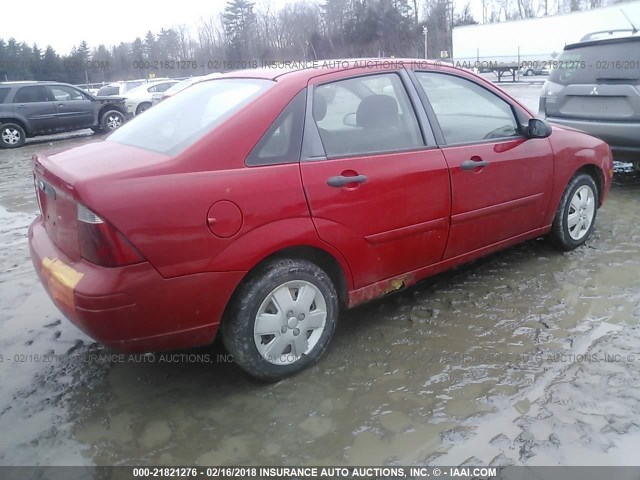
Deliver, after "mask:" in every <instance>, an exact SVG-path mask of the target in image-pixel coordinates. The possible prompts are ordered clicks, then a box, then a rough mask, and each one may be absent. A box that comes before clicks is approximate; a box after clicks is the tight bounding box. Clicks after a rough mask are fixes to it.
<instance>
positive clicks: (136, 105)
mask: <svg viewBox="0 0 640 480" xmlns="http://www.w3.org/2000/svg"><path fill="white" fill-rule="evenodd" d="M178 83H180V82H179V81H178V80H160V81H152V82H149V83H145V84H144V85H140V86H139V87H136V88H134V89H133V90H131V91H130V92H128V93H125V94H124V98H125V100H126V101H125V104H126V106H127V112H128V113H129V114H130V115H134V116H135V115H140V114H141V113H142V112H144V111H145V110H148V109H149V108H151V106H152V105H153V104H152V101H153V94H154V93H162V92H164V91H166V90H168V89H169V88H171V87H172V86H174V85H176V84H178Z"/></svg>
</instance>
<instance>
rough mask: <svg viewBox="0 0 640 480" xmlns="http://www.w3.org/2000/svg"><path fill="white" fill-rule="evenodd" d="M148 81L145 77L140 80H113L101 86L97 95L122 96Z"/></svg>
mask: <svg viewBox="0 0 640 480" xmlns="http://www.w3.org/2000/svg"><path fill="white" fill-rule="evenodd" d="M145 83H147V80H146V79H144V78H141V79H138V80H125V81H120V82H112V83H110V84H108V85H105V86H104V87H102V88H100V89H99V90H98V91H97V92H96V96H98V97H113V96H115V97H121V96H122V95H124V94H125V93H127V92H130V91H131V90H133V89H134V88H136V87H139V86H140V85H144V84H145Z"/></svg>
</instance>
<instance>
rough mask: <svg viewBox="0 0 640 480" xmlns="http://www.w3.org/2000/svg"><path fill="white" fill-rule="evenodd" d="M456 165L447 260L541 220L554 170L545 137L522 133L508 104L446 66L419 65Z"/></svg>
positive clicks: (443, 142)
mask: <svg viewBox="0 0 640 480" xmlns="http://www.w3.org/2000/svg"><path fill="white" fill-rule="evenodd" d="M416 77H417V80H418V84H419V85H420V86H421V87H422V89H423V91H424V92H425V93H426V97H427V99H428V106H429V105H430V107H431V109H432V112H430V113H431V115H432V119H433V122H432V123H434V124H436V125H437V126H439V130H440V133H441V137H442V138H441V139H440V141H441V145H442V151H443V152H444V155H445V158H446V160H447V163H448V164H449V168H450V172H451V187H452V197H453V202H452V207H451V233H450V236H449V241H448V243H447V249H446V253H445V257H444V258H445V259H447V258H453V257H457V256H459V255H462V254H465V253H468V252H471V251H473V250H477V249H479V248H482V247H486V246H489V245H492V244H496V243H499V242H501V241H503V240H507V239H511V238H514V237H517V236H518V235H523V234H526V233H529V232H532V231H534V230H536V229H538V228H540V227H542V226H543V225H542V222H543V217H544V214H545V213H546V210H547V207H548V203H549V195H550V191H551V185H552V176H553V152H552V150H551V145H550V143H549V140H548V139H546V138H538V139H533V138H527V137H525V136H524V135H523V134H521V128H520V126H519V122H518V121H517V119H516V115H515V113H514V110H513V108H512V106H511V104H510V103H509V102H508V101H507V100H506V99H504V98H501V97H500V96H498V95H497V94H496V93H494V92H492V91H490V90H489V89H487V88H485V87H484V86H482V85H480V84H478V83H476V82H474V81H472V80H471V79H468V78H464V77H462V76H458V75H454V74H450V73H443V72H434V71H428V72H416Z"/></svg>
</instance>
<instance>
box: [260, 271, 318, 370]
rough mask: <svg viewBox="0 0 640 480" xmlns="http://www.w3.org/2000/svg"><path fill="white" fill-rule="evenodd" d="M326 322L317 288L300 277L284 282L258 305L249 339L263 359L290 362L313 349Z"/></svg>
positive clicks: (288, 363) (282, 363)
mask: <svg viewBox="0 0 640 480" xmlns="http://www.w3.org/2000/svg"><path fill="white" fill-rule="evenodd" d="M326 322H327V303H326V301H325V298H324V296H323V295H322V293H321V292H320V290H319V289H318V288H317V287H316V286H315V285H313V284H312V283H309V282H305V281H303V280H296V281H292V282H286V283H283V284H282V285H280V286H279V287H276V288H275V289H274V290H273V291H272V292H271V293H269V295H267V297H266V298H265V299H264V301H263V302H262V304H261V305H260V308H259V309H258V314H257V315H256V320H255V323H254V327H253V332H254V334H253V339H254V342H255V344H256V348H257V349H258V352H259V353H260V355H261V356H262V358H264V359H265V360H266V361H268V362H269V363H272V364H274V365H290V364H292V363H295V362H297V361H298V360H300V358H302V356H303V355H307V354H308V353H309V352H311V350H313V348H314V347H315V346H316V344H317V343H318V341H319V340H320V337H321V336H322V332H323V331H324V328H325V326H326Z"/></svg>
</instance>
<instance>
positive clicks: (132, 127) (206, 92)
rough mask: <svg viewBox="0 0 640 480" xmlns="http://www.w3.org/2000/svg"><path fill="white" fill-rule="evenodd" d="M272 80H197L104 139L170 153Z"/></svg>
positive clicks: (217, 121)
mask: <svg viewBox="0 0 640 480" xmlns="http://www.w3.org/2000/svg"><path fill="white" fill-rule="evenodd" d="M272 85H274V82H273V81H271V80H258V79H245V78H238V79H219V80H210V81H206V82H201V83H198V84H196V85H194V86H193V87H190V88H188V89H186V90H185V91H184V92H183V93H181V94H180V95H176V96H175V97H174V98H172V99H171V101H170V102H161V103H159V104H158V105H157V106H155V107H153V108H152V109H151V110H149V111H148V112H146V113H145V114H144V115H140V116H136V117H135V118H134V119H133V120H131V121H129V122H127V123H126V124H124V125H123V126H122V127H120V128H118V129H117V130H116V131H114V132H113V133H112V134H111V135H109V137H108V138H107V141H110V142H116V143H123V144H125V145H131V146H134V147H140V148H144V149H147V150H153V151H155V152H160V153H166V154H169V155H174V154H176V153H177V152H179V151H180V150H183V149H184V148H186V147H188V146H189V145H191V144H192V143H194V142H195V141H196V140H198V139H200V138H201V137H203V136H204V135H205V134H206V133H208V132H210V131H211V130H213V129H214V128H215V127H216V126H217V125H219V124H220V123H222V122H223V121H224V120H226V119H227V118H228V117H230V116H231V115H232V114H234V113H235V112H237V111H238V110H240V109H241V108H242V107H244V106H245V105H247V104H248V103H249V102H251V101H252V100H253V99H255V98H256V97H258V96H259V95H261V94H262V93H264V92H265V91H266V90H267V89H269V88H270V87H271V86H272Z"/></svg>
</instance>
